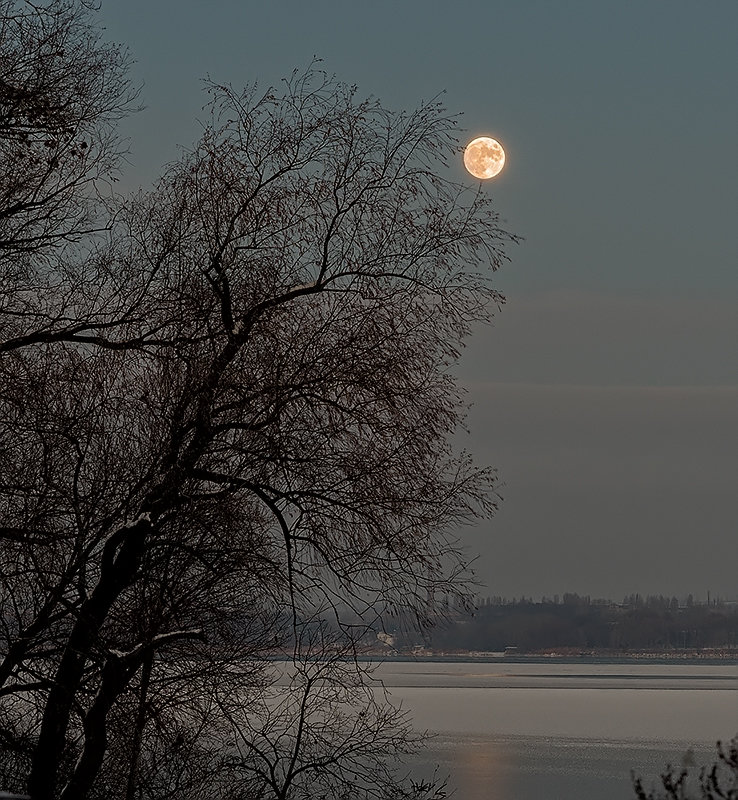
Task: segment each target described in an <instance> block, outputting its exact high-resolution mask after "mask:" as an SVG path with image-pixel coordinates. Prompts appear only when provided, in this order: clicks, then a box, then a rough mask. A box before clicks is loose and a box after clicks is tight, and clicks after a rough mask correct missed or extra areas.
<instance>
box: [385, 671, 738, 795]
mask: <svg viewBox="0 0 738 800" xmlns="http://www.w3.org/2000/svg"><path fill="white" fill-rule="evenodd" d="M377 676H378V677H381V679H382V680H383V682H384V683H385V685H386V686H387V687H388V688H389V689H390V691H391V694H392V697H393V698H394V699H395V700H396V701H401V702H402V705H403V706H404V707H405V708H407V709H408V710H410V711H411V712H412V714H413V717H414V719H415V723H416V727H417V728H418V729H421V730H425V729H427V730H429V731H433V732H435V733H436V736H435V738H434V739H433V741H432V742H431V745H430V747H429V749H428V751H427V752H426V753H425V754H424V755H423V758H422V760H421V770H423V771H427V770H430V766H429V765H430V763H431V762H435V763H438V764H440V765H441V768H442V770H443V771H444V772H447V773H450V774H451V775H452V780H451V786H453V787H455V788H456V789H457V793H456V795H455V796H456V797H457V798H458V799H459V800H544V798H545V800H559V798H560V800H611V799H612V800H619V799H622V800H628V798H631V800H632V798H633V792H632V789H631V787H630V777H629V776H630V770H631V769H634V770H635V771H636V772H637V773H639V774H641V775H643V776H644V777H648V778H649V779H656V778H657V776H658V773H659V771H660V770H662V769H663V768H664V766H665V765H666V763H667V762H668V763H672V764H675V765H679V764H681V763H682V762H683V761H687V762H689V761H691V760H693V761H694V762H696V763H697V764H702V763H706V762H708V761H710V760H712V758H713V756H714V744H715V740H716V739H723V740H727V739H729V738H730V737H731V736H733V735H735V734H736V732H738V667H736V666H725V665H718V666H712V665H703V664H696V665H686V666H685V665H673V664H665V665H664V664H637V665H632V664H622V663H617V664H603V663H599V664H591V665H586V664H580V663H577V664H559V663H545V664H531V663H525V664H515V663H510V662H508V661H504V662H503V661H499V662H495V663H481V662H473V663H431V662H410V663H408V662H387V663H384V664H382V665H380V667H379V668H378V671H377ZM649 782H650V780H649Z"/></svg>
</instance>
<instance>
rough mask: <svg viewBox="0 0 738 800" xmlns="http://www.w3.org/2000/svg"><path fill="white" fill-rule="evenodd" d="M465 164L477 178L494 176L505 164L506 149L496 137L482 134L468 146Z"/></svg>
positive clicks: (483, 178) (465, 151)
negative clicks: (491, 137) (492, 137)
mask: <svg viewBox="0 0 738 800" xmlns="http://www.w3.org/2000/svg"><path fill="white" fill-rule="evenodd" d="M464 166H465V167H466V168H467V170H468V171H469V172H470V173H471V174H472V175H473V176H474V177H475V178H480V179H481V180H487V178H494V177H495V175H498V174H499V173H500V172H501V171H502V168H503V167H504V166H505V151H504V150H503V149H502V145H501V144H500V143H499V142H498V141H497V140H496V139H490V138H489V136H480V137H479V138H477V139H473V140H472V141H471V142H469V144H468V145H467V146H466V150H464Z"/></svg>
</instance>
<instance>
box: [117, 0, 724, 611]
mask: <svg viewBox="0 0 738 800" xmlns="http://www.w3.org/2000/svg"><path fill="white" fill-rule="evenodd" d="M101 17H102V21H103V24H104V25H105V26H106V28H107V36H108V37H109V38H111V39H113V40H115V41H120V42H123V43H126V44H127V45H128V46H129V48H130V52H131V55H132V56H133V58H134V59H135V60H136V64H135V66H134V68H133V78H134V81H135V82H137V83H141V84H142V86H143V88H142V96H141V99H142V102H143V103H144V104H145V106H146V109H145V110H144V111H143V112H141V113H140V114H138V115H136V116H135V117H134V118H132V119H131V120H129V121H127V122H126V123H125V124H124V131H125V133H126V135H128V136H130V138H131V155H130V159H129V161H130V164H129V166H128V168H127V170H126V173H125V176H124V180H123V181H122V185H123V186H124V187H126V188H129V187H135V186H137V185H139V184H142V185H144V186H145V185H147V184H149V183H151V182H152V181H153V180H154V179H155V178H156V176H157V175H158V173H159V171H160V168H161V166H162V165H163V164H164V163H166V162H167V161H169V160H172V159H174V158H176V156H177V153H178V146H185V147H186V146H188V145H189V144H191V143H192V141H193V140H194V139H195V138H196V137H197V135H198V131H199V127H198V125H197V122H196V120H197V118H198V117H199V116H203V115H202V112H201V108H202V105H203V104H204V102H205V97H204V95H203V94H202V91H201V87H202V84H201V79H202V78H203V77H205V76H210V77H211V78H213V79H214V80H217V81H227V82H230V83H233V84H234V85H242V84H245V83H251V82H253V81H254V80H258V81H259V83H260V84H262V85H264V86H266V85H269V84H272V83H276V82H277V81H278V80H279V79H280V78H281V77H282V76H284V75H286V74H288V73H289V72H290V71H291V70H292V68H293V67H303V66H305V65H306V64H308V63H309V62H310V60H311V59H312V58H313V56H318V57H320V58H322V59H323V60H324V67H325V68H326V69H327V70H328V71H330V72H335V73H336V74H337V75H338V77H339V78H341V79H343V80H346V81H347V82H350V83H357V84H358V86H359V89H360V91H361V92H362V93H365V94H373V95H375V96H378V97H379V98H381V100H382V101H383V102H384V103H385V104H386V105H388V106H391V107H395V108H400V107H403V108H409V107H414V106H415V105H417V104H418V102H419V101H420V100H421V99H428V98H430V97H432V96H434V95H436V94H437V93H438V92H440V91H445V95H444V98H443V99H444V102H445V104H446V106H447V107H448V108H449V110H451V111H454V112H463V114H464V116H463V127H464V128H465V129H466V131H467V132H468V136H469V138H471V137H472V136H474V135H479V134H482V133H485V134H489V135H492V136H495V137H496V138H498V139H499V140H500V141H501V142H502V143H503V144H504V146H505V149H506V151H507V157H508V163H507V166H506V168H505V171H504V172H503V173H502V175H501V176H500V177H499V178H497V179H495V180H493V181H491V182H489V183H488V184H486V186H487V191H489V192H490V193H492V195H493V197H494V199H495V201H496V204H497V207H498V209H499V211H500V213H501V214H502V216H503V218H504V219H505V220H506V223H507V226H508V228H509V229H510V230H513V231H514V232H516V233H518V234H520V235H522V236H524V237H525V242H524V243H523V244H522V245H521V246H519V247H517V248H515V250H514V251H513V252H512V256H513V263H512V264H511V265H510V266H508V267H507V268H506V269H505V270H504V271H503V272H501V273H500V274H499V277H498V286H499V288H500V289H501V290H502V291H503V292H504V293H505V294H506V295H507V297H508V305H507V306H506V308H505V310H504V311H503V313H502V314H501V315H500V316H499V318H498V319H497V320H496V322H495V325H494V326H493V327H490V328H485V329H482V330H480V331H478V332H477V334H476V335H475V336H474V338H473V339H472V341H471V342H470V344H469V347H468V350H467V353H466V355H465V358H464V362H463V364H462V365H461V367H460V374H461V375H462V378H463V380H464V382H465V383H466V384H467V385H468V386H469V391H470V399H471V400H472V402H473V403H474V407H473V409H472V411H471V414H470V418H469V423H470V426H471V435H470V436H469V437H468V438H467V440H466V444H467V446H469V447H470V449H472V451H473V452H475V453H476V454H477V455H478V457H479V458H480V460H482V461H486V462H489V463H492V464H494V465H495V466H497V467H498V468H499V470H500V473H501V475H502V478H503V480H504V482H505V484H506V488H505V490H504V494H505V497H506V500H505V503H504V504H503V507H502V509H501V511H500V512H499V514H498V516H497V518H496V519H495V520H494V521H493V522H492V524H485V525H483V526H478V527H477V528H474V529H472V530H469V531H467V532H465V533H464V534H463V535H464V539H465V541H466V542H468V544H469V547H470V549H471V550H474V551H478V552H479V553H480V558H479V560H478V562H477V571H478V573H479V577H480V579H482V580H483V581H484V582H485V583H486V584H487V586H488V588H485V589H483V590H482V593H483V594H503V595H507V596H512V595H516V596H519V595H521V594H525V595H527V596H530V595H533V596H534V597H539V596H541V595H542V594H547V595H551V594H554V593H559V594H560V593H562V592H564V591H577V592H580V593H589V594H593V595H596V596H612V597H615V598H619V597H621V596H622V595H623V594H625V593H630V592H635V591H640V592H642V593H644V592H656V593H659V592H663V593H665V594H674V593H675V594H678V595H685V594H686V593H687V592H692V593H693V594H695V595H696V596H698V597H699V596H701V597H705V595H706V593H707V591H708V590H710V591H711V592H712V595H713V596H715V595H716V594H720V595H722V596H727V597H732V598H736V597H737V596H738V584H737V582H736V578H735V564H736V561H737V560H738V537H737V533H738V524H737V523H738V510H737V509H738V504H737V503H736V496H737V495H738V491H737V489H738V446H737V445H738V313H737V312H738V244H737V243H736V217H737V215H736V212H737V211H738V190H737V188H736V187H737V186H738V103H737V102H736V97H737V96H738V56H737V55H736V48H735V34H736V31H738V3H736V2H735V0H709V2H705V3H696V2H694V0H689V2H684V0H671V2H669V3H663V2H656V0H638V2H636V1H635V0H631V1H630V2H623V0H620V1H619V2H609V0H608V1H607V2H605V1H604V0H581V1H579V0H578V1H577V2H572V1H565V0H560V1H559V2H556V3H553V2H550V0H540V1H536V2H534V1H533V0H516V2H512V0H509V1H508V2H505V3H502V2H490V1H489V0H488V2H464V1H463V0H460V2H456V3H454V4H451V3H448V2H445V1H444V2H431V1H430V0H424V1H423V2H420V1H419V0H404V1H402V0H395V1H394V2H387V1H386V0H379V1H378V2H377V1H376V0H374V1H373V2H371V3H359V2H346V0H344V2H334V1H332V0H331V1H330V2H329V1H328V0H322V1H321V0H315V1H314V2H261V3H253V2H244V1H243V0H240V2H236V0H211V2H209V3H204V2H195V1H194V0H156V2H152V1H151V0H146V2H144V0H126V1H125V2H123V0H104V4H103V10H102V14H101ZM455 169H456V170H457V177H458V178H459V179H461V180H466V179H467V178H466V177H465V173H464V172H463V169H462V167H461V164H460V163H459V164H458V165H457V166H456V167H455Z"/></svg>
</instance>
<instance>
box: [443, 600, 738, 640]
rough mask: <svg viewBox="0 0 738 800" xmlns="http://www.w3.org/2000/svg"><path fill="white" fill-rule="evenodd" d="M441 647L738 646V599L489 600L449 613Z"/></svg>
mask: <svg viewBox="0 0 738 800" xmlns="http://www.w3.org/2000/svg"><path fill="white" fill-rule="evenodd" d="M429 644H430V645H431V646H432V647H433V648H434V649H439V650H484V651H500V650H504V649H505V648H507V647H516V648H518V650H520V651H523V652H524V651H539V650H545V649H547V648H580V649H611V650H640V649H663V650H676V649H691V648H738V604H736V603H725V602H723V601H720V600H714V601H713V600H710V601H709V602H708V603H697V602H695V601H694V599H693V598H692V596H691V595H690V596H689V597H688V598H687V599H686V602H683V603H679V601H678V600H677V598H675V597H663V596H662V595H658V596H656V595H648V596H645V597H642V596H641V595H638V594H635V595H630V596H629V597H626V598H625V599H624V602H623V603H613V602H611V601H609V600H599V599H595V600H593V599H591V598H590V597H588V596H581V595H578V594H573V593H572V594H564V595H563V596H562V597H561V598H558V597H555V598H552V599H548V598H543V599H542V600H541V601H540V602H533V600H526V599H525V598H521V599H519V600H512V601H508V600H505V599H504V598H499V597H491V598H485V599H484V600H482V601H481V602H480V605H479V607H478V608H477V610H476V611H475V612H474V613H473V614H471V615H470V614H462V613H460V612H453V611H450V612H449V622H448V624H447V625H445V626H440V627H438V628H436V629H434V630H433V631H432V634H431V636H430V642H429Z"/></svg>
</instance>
